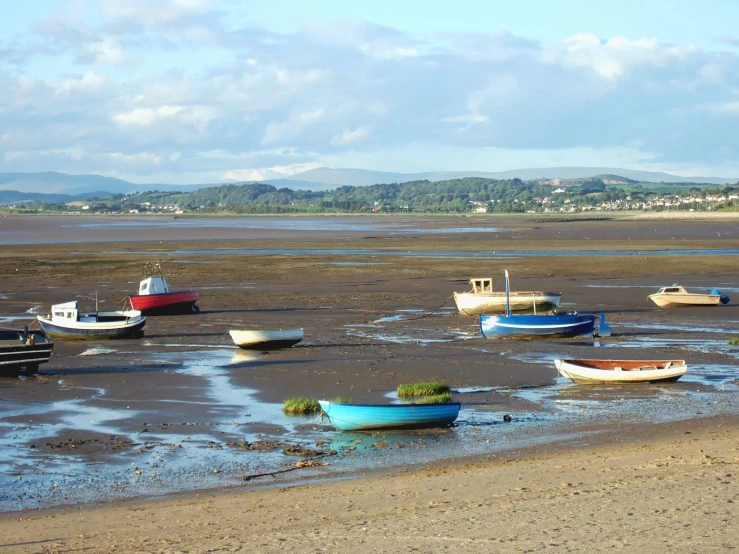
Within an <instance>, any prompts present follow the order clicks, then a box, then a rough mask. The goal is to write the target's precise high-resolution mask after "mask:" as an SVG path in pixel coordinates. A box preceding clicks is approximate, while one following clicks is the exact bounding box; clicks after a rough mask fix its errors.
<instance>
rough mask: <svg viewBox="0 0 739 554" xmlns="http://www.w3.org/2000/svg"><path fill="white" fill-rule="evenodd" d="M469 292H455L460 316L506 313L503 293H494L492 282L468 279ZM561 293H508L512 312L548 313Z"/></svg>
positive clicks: (554, 306) (504, 294)
mask: <svg viewBox="0 0 739 554" xmlns="http://www.w3.org/2000/svg"><path fill="white" fill-rule="evenodd" d="M470 289H471V290H470V291H469V292H455V293H454V302H455V303H456V304H457V310H459V313H460V314H462V315H468V316H476V315H480V314H488V315H491V314H504V313H505V311H506V293H505V291H500V292H494V291H493V280H492V279H490V278H485V279H470ZM561 298H562V293H559V292H541V291H519V292H513V291H512V292H510V302H511V311H512V312H521V311H534V312H537V313H539V312H541V313H545V312H550V311H552V310H554V309H555V308H557V306H559V301H560V299H561Z"/></svg>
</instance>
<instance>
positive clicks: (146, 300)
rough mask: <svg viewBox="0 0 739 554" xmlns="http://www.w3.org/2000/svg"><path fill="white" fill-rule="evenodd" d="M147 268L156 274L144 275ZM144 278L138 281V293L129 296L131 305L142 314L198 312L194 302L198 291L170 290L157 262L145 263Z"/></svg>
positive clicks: (198, 295) (198, 296)
mask: <svg viewBox="0 0 739 554" xmlns="http://www.w3.org/2000/svg"><path fill="white" fill-rule="evenodd" d="M148 270H154V271H156V272H157V273H158V275H151V276H146V272H147V271H148ZM144 272H145V277H146V278H145V279H144V280H143V281H141V282H140V283H139V293H138V294H132V295H131V296H129V297H128V298H129V300H130V301H131V307H132V308H133V309H134V310H138V311H140V312H141V313H142V314H144V315H164V314H177V313H191V312H196V313H197V312H199V311H200V309H199V308H198V307H197V306H196V305H195V302H197V301H198V298H200V293H199V292H197V291H194V290H185V291H170V290H169V285H168V284H167V279H166V278H165V277H164V275H162V271H161V267H160V265H159V264H153V265H151V266H150V265H147V267H146V269H145V270H144Z"/></svg>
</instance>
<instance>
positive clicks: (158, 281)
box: [139, 277, 169, 295]
mask: <svg viewBox="0 0 739 554" xmlns="http://www.w3.org/2000/svg"><path fill="white" fill-rule="evenodd" d="M167 292H169V287H168V286H167V280H166V279H165V278H164V277H147V278H146V279H144V280H143V281H141V283H139V294H140V295H146V294H164V293H167Z"/></svg>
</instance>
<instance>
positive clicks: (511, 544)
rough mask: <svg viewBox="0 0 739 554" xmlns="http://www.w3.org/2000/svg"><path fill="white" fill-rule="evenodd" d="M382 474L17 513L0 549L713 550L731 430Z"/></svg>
mask: <svg viewBox="0 0 739 554" xmlns="http://www.w3.org/2000/svg"><path fill="white" fill-rule="evenodd" d="M604 442H605V443H607V444H600V445H592V446H580V447H578V448H574V449H571V450H567V451H559V450H554V451H546V452H540V453H521V454H520V455H519V456H512V455H511V456H507V457H504V458H503V459H499V460H484V461H475V462H471V463H459V462H458V463H454V464H450V465H446V466H443V467H431V468H428V469H421V470H415V471H407V472H400V473H396V474H391V475H383V476H376V477H370V478H361V479H356V480H351V481H339V482H332V483H325V484H314V485H303V486H295V487H284V488H276V489H267V490H256V491H250V490H248V487H242V488H239V489H232V490H228V491H222V492H215V493H213V492H207V493H201V494H195V495H188V496H184V497H176V498H168V499H164V500H157V501H153V502H131V503H126V504H123V505H112V506H102V507H94V508H81V509H76V508H75V509H69V510H63V511H55V512H40V513H26V514H15V515H13V516H12V517H10V516H9V517H7V518H6V519H5V520H4V521H3V522H2V524H1V525H2V527H1V530H2V545H1V546H0V549H2V551H7V552H19V553H20V552H24V553H25V552H28V553H30V552H44V553H46V552H158V553H176V552H177V553H179V552H187V553H205V552H255V553H256V552H301V553H302V552H306V553H307V552H341V551H346V550H348V549H350V550H352V551H353V552H360V553H365V552H367V553H370V552H387V553H395V552H470V553H477V552H543V551H566V552H610V551H613V550H614V549H616V550H618V551H623V552H645V551H649V550H652V551H659V552H667V551H669V552H686V553H687V552H724V551H731V550H733V549H734V548H736V545H737V543H739V531H737V525H736V522H737V520H736V518H737V502H739V490H738V489H737V483H736V475H737V470H739V448H738V447H737V445H739V425H737V422H736V421H735V420H734V421H727V420H723V419H711V420H705V421H694V422H691V423H690V424H687V425H681V426H679V427H668V428H665V429H649V430H645V429H641V430H638V431H636V432H635V433H634V434H632V435H631V436H630V437H629V439H628V440H626V439H625V438H624V435H623V434H622V433H619V432H617V431H612V432H611V433H610V436H609V437H608V440H607V441H604Z"/></svg>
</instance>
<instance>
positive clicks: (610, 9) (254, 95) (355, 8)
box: [0, 0, 739, 183]
mask: <svg viewBox="0 0 739 554" xmlns="http://www.w3.org/2000/svg"><path fill="white" fill-rule="evenodd" d="M0 8H2V13H3V18H2V19H0V171H63V172H67V173H99V174H104V175H109V176H116V177H120V178H124V179H128V180H131V181H134V182H139V183H157V182H171V183H204V182H220V181H230V180H246V179H269V178H279V177H284V176H290V175H295V174H298V173H300V172H301V171H304V170H307V169H311V168H315V167H322V166H328V167H357V168H363V169H372V170H380V171H382V170H385V171H401V172H415V171H441V170H480V171H502V170H508V169H515V168H517V167H551V166H593V167H595V166H600V167H625V168H631V169H642V170H653V171H666V172H670V173H674V174H677V175H683V176H719V177H726V178H735V179H739V156H737V153H738V152H737V147H736V146H735V142H736V140H735V134H736V132H735V129H736V128H737V123H739V31H738V30H736V29H735V22H736V21H739V3H735V2H725V1H716V0H709V1H704V2H702V3H697V2H687V1H671V2H668V1H651V2H649V1H644V0H641V1H640V2H637V1H633V0H622V1H620V2H607V3H606V2H585V1H575V0H571V1H560V2H551V1H547V2H544V1H529V2H518V3H513V2H492V1H488V2H485V1H473V0H457V1H454V2H442V1H437V2H433V1H425V2H422V1H418V0H406V1H403V2H398V1H397V0H396V1H395V2H390V1H385V0H374V1H372V2H354V3H350V2H343V1H342V2H340V1H338V0H337V1H328V0H324V1H320V0H319V1H314V2H302V1H290V0H273V1H271V2H254V1H237V0H222V1H216V0H127V1H126V2H121V1H119V0H67V1H63V2H62V1H52V0H34V1H32V2H25V3H18V2H11V1H9V0H0Z"/></svg>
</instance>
